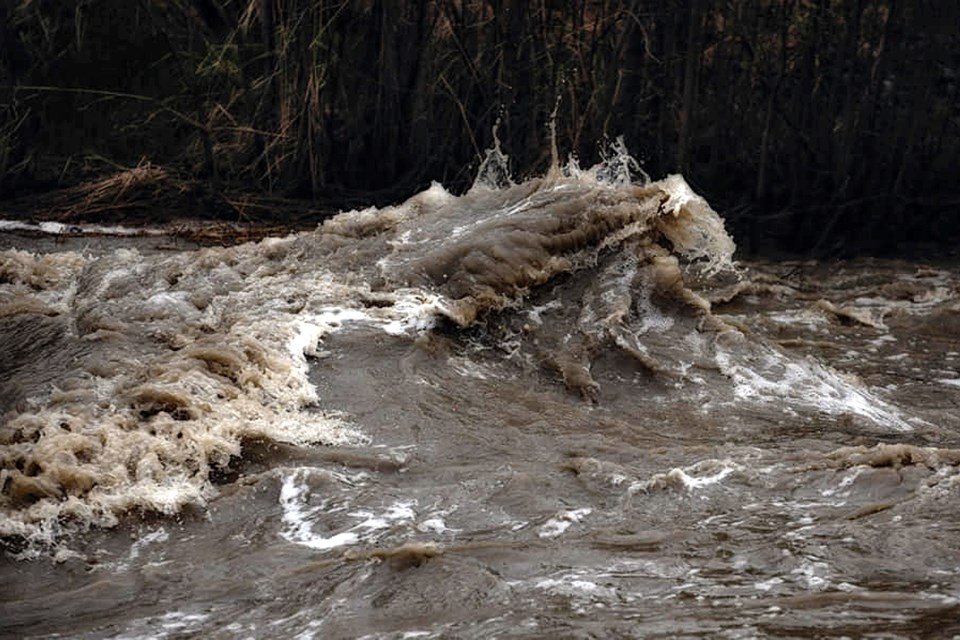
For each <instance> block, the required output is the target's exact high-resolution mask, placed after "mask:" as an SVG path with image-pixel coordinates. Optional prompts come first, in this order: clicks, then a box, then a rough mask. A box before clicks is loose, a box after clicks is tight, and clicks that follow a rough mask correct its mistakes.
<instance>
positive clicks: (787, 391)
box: [716, 343, 913, 431]
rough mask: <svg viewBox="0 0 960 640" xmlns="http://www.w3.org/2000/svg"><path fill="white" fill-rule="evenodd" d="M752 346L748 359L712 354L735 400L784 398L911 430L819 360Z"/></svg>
mask: <svg viewBox="0 0 960 640" xmlns="http://www.w3.org/2000/svg"><path fill="white" fill-rule="evenodd" d="M741 344H742V343H741ZM757 349H759V351H757V352H756V355H755V356H754V357H751V358H749V359H745V358H743V357H742V356H734V355H733V354H730V353H726V352H724V351H721V350H718V352H717V354H716V361H717V364H718V365H719V366H720V370H721V372H722V373H723V374H724V375H726V376H727V377H729V378H730V379H731V380H732V381H733V384H734V395H736V397H737V398H740V399H741V400H752V401H759V402H782V401H783V400H789V401H792V402H795V403H797V404H801V405H807V406H812V407H814V408H816V409H819V410H821V411H823V412H825V413H828V414H831V415H836V416H843V415H850V414H854V415H858V416H861V417H863V418H866V419H868V420H869V421H871V422H873V423H875V424H877V425H880V426H884V427H890V428H893V429H896V430H898V431H911V430H912V429H913V427H911V426H910V425H909V424H908V423H907V422H905V421H904V420H903V419H902V418H900V417H899V416H898V415H897V411H896V409H894V408H893V407H892V406H890V405H889V404H887V403H886V402H884V401H882V400H880V399H879V398H877V397H876V396H874V395H873V394H872V393H870V392H869V391H868V390H866V389H864V388H862V387H858V386H855V384H854V383H853V382H849V381H847V380H845V379H843V377H841V376H840V375H839V374H837V373H835V372H833V371H831V370H830V369H828V368H827V367H825V366H823V365H821V364H820V363H818V362H816V361H814V360H812V359H806V360H798V361H792V360H790V359H788V358H786V357H785V356H783V355H781V354H779V353H777V352H776V351H774V350H773V349H771V348H768V347H757ZM738 360H739V362H738Z"/></svg>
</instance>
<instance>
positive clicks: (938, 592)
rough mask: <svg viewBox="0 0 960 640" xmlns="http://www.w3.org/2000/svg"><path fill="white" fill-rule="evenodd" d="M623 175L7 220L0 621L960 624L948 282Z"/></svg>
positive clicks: (620, 632)
mask: <svg viewBox="0 0 960 640" xmlns="http://www.w3.org/2000/svg"><path fill="white" fill-rule="evenodd" d="M499 161H502V158H500V159H499V160H498V158H497V157H496V154H492V155H490V156H488V163H489V162H499ZM633 169H634V170H633V171H631V165H630V161H629V159H628V158H627V157H625V155H624V154H614V157H611V158H610V159H608V160H607V162H605V163H604V164H603V165H601V166H599V167H595V168H593V169H591V170H579V169H578V168H577V167H576V166H573V165H571V166H568V167H567V168H566V169H564V170H560V169H558V168H554V169H553V170H552V171H550V172H549V173H548V174H547V175H546V176H545V177H543V178H537V179H532V180H528V181H525V182H522V183H519V184H517V183H514V182H513V181H512V180H511V179H510V177H509V174H507V173H505V172H504V171H502V166H497V165H490V164H487V165H485V167H484V170H483V171H482V172H481V179H480V180H479V181H478V183H477V184H476V185H474V187H473V188H472V189H471V190H470V191H469V192H468V193H466V194H464V195H462V196H454V195H452V194H450V193H448V192H447V191H445V190H444V188H443V187H442V186H440V185H436V184H435V185H433V186H432V187H430V188H429V189H427V190H426V191H424V192H422V193H420V194H418V195H416V196H414V197H412V198H411V199H410V200H408V201H407V202H405V203H403V204H400V205H398V206H393V207H386V208H383V209H374V208H371V209H366V210H358V211H351V212H347V213H343V214H341V215H339V216H337V217H335V218H333V219H331V220H328V221H327V222H325V223H324V224H323V225H321V226H320V227H319V228H317V229H316V230H315V231H312V232H305V233H300V234H297V235H291V236H289V237H284V238H269V239H266V240H263V241H261V242H258V243H250V244H244V245H240V246H234V247H218V248H185V247H176V246H173V244H172V241H171V240H170V239H168V238H164V237H162V236H155V235H150V236H147V237H136V238H130V237H118V236H112V237H97V238H91V237H88V238H84V237H82V236H81V237H79V238H77V237H74V238H72V239H70V240H69V241H67V242H58V243H54V242H53V241H52V240H50V241H47V240H43V239H38V238H36V237H27V236H23V235H17V234H18V233H22V232H23V229H22V228H21V227H17V226H16V225H12V224H8V225H7V226H8V227H9V228H7V229H6V230H5V234H4V235H3V236H0V239H2V240H0V241H2V243H3V246H4V247H6V248H5V249H4V250H2V251H0V487H2V493H0V539H2V541H3V546H4V549H5V556H4V558H3V560H2V561H0V574H2V576H3V585H4V587H3V590H2V595H0V632H2V633H4V634H7V635H10V636H31V637H53V636H57V637H62V636H69V637H90V638H94V637H96V638H100V637H109V638H139V637H151V638H166V637H192V636H197V637H205V638H234V637H254V638H268V637H290V638H292V637H299V638H354V637H369V638H431V637H432V638H493V637H500V638H539V637H548V636H555V637H583V638H586V637H598V638H606V637H623V638H633V637H638V638H639V637H658V636H660V637H732V638H741V637H742V638H747V637H810V636H821V637H840V636H857V637H868V636H869V637H885V638H887V637H889V638H893V637H918V636H950V635H952V634H955V633H960V622H958V620H960V410H958V405H960V375H958V371H957V364H958V362H960V296H958V290H960V278H958V275H957V273H956V271H955V270H952V269H951V268H950V267H949V266H948V265H936V264H927V265H920V264H907V263H898V262H879V261H869V262H868V261H864V262H856V263H846V264H815V263H796V262H794V263H759V262H757V263H749V264H740V265H737V264H735V263H734V262H733V261H732V257H733V253H734V249H735V247H734V243H733V241H732V240H731V238H730V237H729V236H728V235H727V233H726V232H725V230H724V227H723V223H722V221H721V219H720V218H719V217H718V216H717V214H716V213H714V211H713V210H712V209H711V208H710V207H709V206H708V204H707V203H706V202H705V201H704V200H703V199H702V198H700V197H699V196H697V195H696V194H695V193H693V192H692V191H691V189H690V188H689V187H688V186H687V184H686V183H685V182H684V180H683V179H682V178H681V177H679V176H671V177H668V178H666V179H664V180H661V181H657V182H649V181H648V180H647V179H645V176H641V179H639V180H638V179H636V176H637V172H636V170H635V169H636V168H635V167H633ZM631 176H632V177H631ZM0 228H2V225H0ZM99 231H100V233H101V234H102V233H103V232H104V231H105V230H103V229H100V230H99ZM113 231H114V232H119V231H118V230H113ZM121 231H122V230H121ZM871 634H876V636H873V635H871Z"/></svg>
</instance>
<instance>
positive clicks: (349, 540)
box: [279, 468, 447, 551]
mask: <svg viewBox="0 0 960 640" xmlns="http://www.w3.org/2000/svg"><path fill="white" fill-rule="evenodd" d="M314 473H316V470H314V469H310V468H300V469H296V470H294V471H293V472H292V473H289V474H288V475H286V476H285V477H284V480H283V484H282V486H281V489H280V497H279V502H280V506H281V508H282V509H283V513H282V515H281V522H282V523H283V528H282V529H281V531H280V537H282V538H283V539H284V540H287V541H288V542H292V543H294V544H299V545H303V546H305V547H309V548H311V549H316V550H318V551H329V550H331V549H336V548H338V547H344V546H350V545H355V544H358V543H361V542H374V541H376V540H377V539H378V538H379V537H380V536H381V535H383V534H384V533H387V532H389V531H391V530H393V529H395V528H396V527H397V526H403V525H412V524H413V523H414V522H415V521H416V518H417V514H416V510H415V507H416V505H417V503H416V501H415V500H400V501H397V502H395V503H393V504H391V505H389V506H388V507H387V508H386V509H385V510H384V511H383V512H377V511H371V510H367V509H355V510H352V511H349V512H347V513H346V514H344V515H346V516H347V517H349V518H352V519H353V520H355V521H357V522H354V523H353V524H350V525H348V526H345V527H340V528H339V530H335V531H327V532H324V534H319V533H317V532H316V531H315V530H314V525H315V524H316V522H317V521H318V520H319V519H321V518H323V517H324V516H327V517H329V516H330V514H334V513H337V512H342V510H343V507H342V505H341V506H336V505H335V504H334V498H331V497H325V498H324V499H322V500H320V501H318V502H317V503H316V504H311V498H312V497H313V495H312V494H313V492H312V490H311V489H310V486H309V484H308V480H309V478H310V476H311V474H314ZM325 475H327V476H329V477H330V478H333V479H335V480H337V481H338V482H339V483H341V484H348V485H353V484H356V479H354V478H349V477H345V476H342V475H341V474H329V473H325ZM417 528H418V529H420V530H421V531H425V530H427V531H429V530H433V531H436V532H438V533H440V532H443V531H445V530H447V529H446V526H445V525H444V524H443V521H442V520H440V519H438V518H436V517H433V518H430V519H428V520H426V521H425V522H423V523H421V524H420V525H419V526H418V527H417Z"/></svg>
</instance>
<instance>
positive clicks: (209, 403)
mask: <svg viewBox="0 0 960 640" xmlns="http://www.w3.org/2000/svg"><path fill="white" fill-rule="evenodd" d="M497 163H499V164H497ZM495 164H497V166H494V165H495ZM734 251H735V245H734V243H733V241H732V239H731V238H730V237H729V235H728V234H727V233H726V231H725V230H724V225H723V221H722V220H721V218H720V217H719V216H718V215H717V214H716V212H714V211H713V210H712V209H711V208H710V206H709V205H708V204H707V202H706V201H705V200H704V199H703V198H701V197H700V196H698V195H697V194H695V193H694V192H693V191H692V190H691V189H690V187H689V186H688V185H687V183H686V182H685V181H684V179H683V178H682V177H681V176H676V175H675V176H669V177H667V178H665V179H663V180H660V181H654V182H651V181H649V178H647V177H646V175H645V174H643V173H642V170H639V166H638V165H637V164H636V162H635V161H633V160H632V158H629V156H628V155H627V154H626V151H625V149H624V148H623V147H622V143H621V145H620V146H619V147H617V146H614V147H613V152H611V154H610V155H609V157H608V158H607V159H606V161H605V162H604V163H603V164H601V165H599V166H597V167H593V168H591V169H589V170H581V169H579V168H578V167H577V166H576V165H575V163H571V164H570V165H568V166H567V167H566V168H564V169H563V170H552V171H550V172H548V174H547V175H546V176H544V177H539V178H534V179H531V180H527V181H524V182H521V183H514V182H513V180H512V179H511V178H510V177H509V172H508V171H506V158H505V156H503V154H502V152H500V151H499V149H496V153H494V154H491V155H488V158H487V162H485V168H484V170H483V171H482V172H481V175H480V177H479V178H478V181H477V183H476V184H475V185H474V186H473V188H471V189H470V191H468V192H467V193H465V194H463V195H461V196H455V195H452V194H450V193H448V192H447V191H446V190H445V189H444V188H443V187H442V186H440V185H438V184H434V185H432V186H431V187H430V188H428V189H426V190H425V191H423V192H421V193H419V194H417V195H415V196H413V197H412V198H410V199H409V200H407V201H406V202H404V203H402V204H399V205H396V206H391V207H385V208H382V209H375V208H370V209H365V210H356V211H350V212H346V213H342V214H341V215H339V216H337V217H335V218H332V219H330V220H328V221H326V222H325V223H324V224H322V225H321V226H320V227H319V228H318V229H317V230H315V231H312V232H305V233H301V234H297V235H291V236H288V237H285V238H270V239H266V240H264V241H262V242H258V243H250V244H245V245H241V246H236V247H228V248H206V249H201V250H198V251H191V252H179V253H172V254H166V255H164V254H143V253H140V252H138V251H136V250H131V249H122V250H117V251H114V252H112V253H107V254H104V255H92V254H86V255H85V254H81V253H75V252H62V253H54V254H48V255H36V254H31V253H28V252H24V251H18V250H8V251H4V252H2V253H0V370H2V371H4V372H5V375H4V378H3V380H0V416H2V423H0V425H2V426H0V468H2V471H0V486H2V494H0V537H3V538H7V539H11V538H17V539H20V540H26V541H33V542H37V543H50V542H54V541H55V540H56V539H57V538H58V537H59V536H62V535H63V534H64V533H65V532H68V531H71V530H76V529H78V528H83V527H87V526H90V525H94V526H106V527H109V526H113V525H115V524H117V522H118V519H119V518H120V517H122V516H123V515H124V514H127V513H138V512H159V513H163V514H173V513H176V512H177V511H179V510H181V509H182V508H184V507H185V506H186V505H201V506H202V505H204V504H205V503H206V501H207V500H209V499H210V498H211V497H212V496H215V495H216V494H217V487H216V485H215V483H214V482H213V480H212V477H213V476H215V475H216V472H217V471H218V470H222V469H225V468H226V467H228V466H229V465H230V464H231V460H234V459H235V458H236V457H238V456H240V455H241V454H242V450H243V446H244V443H245V442H246V441H248V440H253V439H266V440H269V441H277V442H285V443H290V444H293V445H298V446H307V445H313V444H327V445H337V444H345V443H355V444H357V443H363V442H365V440H366V436H365V435H364V434H363V433H362V432H361V431H360V430H359V429H357V428H355V427H354V426H352V425H351V424H350V420H349V416H342V415H339V414H338V413H337V412H336V407H328V406H324V403H323V399H322V398H321V397H319V396H318V393H317V390H316V388H315V387H314V386H313V384H312V383H311V381H310V379H309V378H308V371H309V362H308V359H310V358H322V357H324V351H323V342H324V338H325V336H327V335H329V334H330V333H331V332H334V331H342V330H347V329H349V330H362V331H371V332H377V333H379V334H380V335H383V333H386V334H389V335H392V336H399V337H400V339H406V338H413V337H415V336H417V335H418V334H420V333H422V332H426V331H431V330H433V328H434V327H435V325H436V324H437V323H438V322H444V323H448V324H450V325H451V326H453V327H456V328H458V329H457V330H465V329H471V330H474V329H477V327H478V326H479V323H481V321H482V323H483V330H484V331H486V332H487V339H488V340H489V341H492V342H498V343H499V344H500V345H501V346H502V344H503V343H504V342H505V340H506V337H509V338H510V340H511V341H512V342H511V344H513V347H511V349H510V354H509V358H510V359H512V360H513V362H515V363H517V366H520V367H527V369H525V370H526V371H527V374H528V375H531V376H532V375H539V372H542V371H547V372H549V375H551V376H554V377H555V378H556V380H557V381H558V382H560V383H563V384H565V385H566V386H567V387H569V388H570V389H572V390H574V391H576V392H577V393H579V394H580V395H582V396H583V397H585V398H588V399H590V400H593V401H599V402H602V401H603V397H602V389H601V385H600V384H599V383H598V382H597V381H596V380H594V378H593V376H592V373H591V370H592V368H593V366H594V363H595V362H596V361H597V360H598V359H600V358H604V357H607V356H608V354H609V353H611V352H615V353H617V354H621V355H622V356H623V357H624V358H625V361H626V362H627V363H628V365H627V366H629V367H634V368H635V369H636V370H638V371H644V372H649V373H652V375H654V376H655V377H657V378H658V379H660V380H663V381H665V382H666V383H667V384H668V385H672V386H675V387H684V386H686V387H688V388H689V387H690V386H696V385H698V384H703V383H704V382H705V380H707V379H708V378H709V379H711V380H721V381H722V382H723V383H724V385H725V386H724V388H725V389H726V390H727V392H725V393H721V394H719V397H716V398H714V400H715V401H717V402H735V401H739V400H750V399H753V400H758V399H759V400H764V399H770V398H774V399H776V401H783V402H794V403H804V402H807V403H810V402H813V403H814V404H816V403H818V402H820V400H822V399H824V398H825V399H826V400H824V401H823V402H820V405H818V406H821V408H822V409H823V410H824V411H827V412H849V411H852V412H853V413H855V414H858V415H859V416H860V417H862V418H863V419H865V420H868V421H872V422H874V423H878V424H880V425H882V426H884V427H888V428H889V427H893V428H897V429H906V428H909V426H908V425H906V424H905V423H903V421H902V420H900V419H899V418H897V417H896V416H895V412H893V410H892V409H889V408H887V407H885V406H884V405H883V404H882V403H881V402H879V401H878V400H876V399H875V398H872V397H870V396H869V394H868V392H867V391H866V390H864V389H862V388H860V387H858V386H857V385H855V384H852V383H848V382H846V381H844V380H842V379H841V378H840V377H839V376H837V375H835V374H834V373H832V372H830V371H828V370H826V369H824V368H823V367H820V366H819V365H816V364H815V363H795V362H793V361H792V360H790V359H789V358H788V357H787V356H786V355H784V354H783V353H781V352H780V351H779V350H777V349H776V348H775V347H772V346H769V345H766V344H762V343H759V342H757V341H755V340H753V339H750V338H748V337H746V336H745V335H744V334H743V333H742V332H741V331H740V330H738V329H737V328H734V327H732V326H728V325H727V324H726V323H724V322H723V321H722V320H720V319H719V318H717V317H716V316H714V315H713V314H712V312H711V305H710V303H709V302H708V301H707V298H706V297H705V296H704V295H703V291H700V292H699V293H698V292H697V291H696V290H695V289H694V288H692V285H690V284H688V282H692V281H693V280H696V281H697V282H698V283H700V285H702V286H705V287H709V286H710V285H709V282H710V281H711V278H719V279H720V280H722V279H724V278H726V279H729V278H731V277H733V278H735V277H736V269H735V266H734V263H733V254H734ZM705 283H706V284H705ZM505 357H507V356H505ZM797 385H800V386H801V387H803V385H806V387H804V389H803V390H801V391H800V392H795V388H796V387H797ZM811 394H813V395H811ZM816 394H820V395H819V396H817V395H816ZM811 398H813V399H812V400H811ZM817 398H820V400H818V399H817ZM830 402H833V404H830Z"/></svg>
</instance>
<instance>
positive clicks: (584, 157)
mask: <svg viewBox="0 0 960 640" xmlns="http://www.w3.org/2000/svg"><path fill="white" fill-rule="evenodd" d="M958 72H960V4H958V3H956V2H953V1H943V0H920V1H917V2H907V1H905V0H681V1H679V2H674V1H668V0H630V1H626V0H625V1H622V2H612V1H608V0H562V1H561V0H529V1H521V0H517V1H510V0H410V1H403V2H401V1H393V0H353V1H348V0H339V1H334V0H314V1H308V0H72V1H66V0H61V1H56V0H4V1H3V2H2V3H0V74H2V78H0V199H2V200H3V201H5V202H6V205H7V206H6V207H5V205H4V202H3V201H0V209H2V208H6V209H8V210H17V209H18V207H20V209H22V208H23V206H24V205H23V203H24V202H28V201H29V202H32V203H33V209H32V210H33V211H34V214H33V215H42V214H43V211H42V210H41V209H42V207H43V206H46V207H48V208H49V211H52V212H54V213H55V214H56V215H58V216H60V217H61V218H62V219H67V218H69V217H70V215H74V216H75V215H85V216H88V217H89V216H92V217H101V218H109V217H111V216H112V215H116V216H120V215H131V211H134V212H136V211H140V212H141V213H143V214H144V215H148V216H149V215H156V212H157V211H158V204H159V205H163V206H166V207H167V208H177V209H178V210H179V211H181V212H186V213H192V214H193V215H209V216H219V217H227V218H229V217H231V216H235V217H238V218H250V219H252V218H257V219H259V220H271V221H272V222H282V221H283V218H284V216H286V215H291V216H292V215H294V214H295V213H298V212H300V213H302V212H303V211H304V210H309V211H331V210H334V209H336V208H338V207H347V206H354V205H358V204H371V203H377V204H382V203H386V202H389V201H397V200H400V199H402V198H404V197H405V196H407V195H410V194H412V193H413V192H414V191H416V190H417V189H420V188H422V187H424V186H426V185H427V184H429V182H430V181H431V180H439V181H441V182H442V183H443V184H444V185H446V186H447V187H448V188H450V189H451V190H462V189H464V188H466V187H467V186H468V185H469V184H470V183H471V181H472V178H473V173H474V171H475V170H476V168H477V164H478V160H479V158H480V157H481V156H482V153H483V150H484V149H485V148H486V147H487V146H488V145H490V144H491V141H492V130H493V125H494V123H495V122H496V121H497V119H498V118H499V119H500V120H501V125H500V127H499V137H500V139H501V141H502V143H503V147H504V149H505V150H506V151H507V152H508V153H509V154H510V155H511V160H512V166H513V170H514V173H515V175H518V176H523V175H527V174H532V173H536V172H539V171H542V170H543V169H544V168H545V167H546V165H547V163H548V162H549V157H550V151H549V150H550V142H549V129H548V122H549V120H550V116H551V113H552V112H554V110H555V109H556V128H557V139H558V143H559V148H560V150H561V153H568V152H570V153H574V154H575V155H577V156H578V157H579V159H580V162H581V164H582V165H588V164H591V163H592V162H594V161H595V160H596V159H597V155H598V149H601V148H602V146H603V145H602V143H603V141H604V139H607V138H608V137H611V138H612V137H615V136H618V135H623V136H624V137H625V139H626V142H627V145H628V147H629V148H630V149H631V150H632V151H633V153H634V154H635V155H637V156H639V157H640V159H641V161H642V163H643V164H644V166H645V168H646V170H647V172H648V173H650V174H651V175H653V176H654V177H657V176H661V175H664V174H666V173H669V172H677V171H679V172H682V173H683V174H684V175H685V176H686V177H687V179H688V180H689V181H690V182H691V184H692V185H693V186H694V188H695V189H697V190H698V191H700V192H701V193H703V194H704V195H705V196H706V197H707V198H708V200H710V201H711V203H712V204H713V205H714V207H715V208H716V209H718V210H719V211H720V212H721V213H722V214H723V215H724V216H725V217H726V218H727V220H728V226H729V227H731V228H732V230H733V232H734V234H735V235H736V237H737V239H738V241H739V243H740V245H741V247H744V248H747V249H749V250H760V251H764V250H768V249H787V250H791V251H798V252H819V253H824V252H835V251H849V252H853V251H858V252H864V251H866V252H888V251H896V250H898V249H902V248H903V247H904V246H906V243H916V242H934V243H940V244H941V246H947V243H949V242H954V241H955V240H956V239H957V238H958V236H960V216H958V214H957V212H958V210H960V187H958V180H957V178H958V176H960V170H958V167H960V135H958V133H960V132H958V128H960V117H958V109H957V104H958V102H960V100H958V90H957V83H958V82H960V79H958V77H957V74H958ZM164 185H166V187H164ZM171 185H172V186H171ZM64 189H67V191H63V190H64ZM54 190H60V191H56V193H55V194H54V195H52V196H49V197H48V198H47V199H46V200H44V199H43V198H41V197H40V196H39V195H38V194H42V193H47V194H48V195H49V193H50V192H53V191H54ZM38 198H39V199H38ZM289 199H300V202H301V204H299V205H292V204H291V203H290V202H291V201H290V200H289ZM78 202H79V203H82V204H83V206H78V205H77V204H76V203H78ZM304 202H306V203H307V204H303V203H304ZM137 207H139V209H137Z"/></svg>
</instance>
